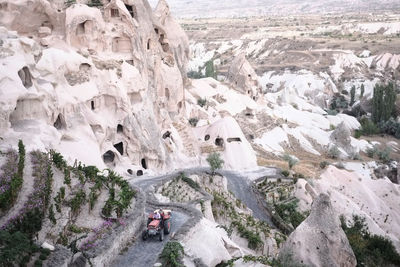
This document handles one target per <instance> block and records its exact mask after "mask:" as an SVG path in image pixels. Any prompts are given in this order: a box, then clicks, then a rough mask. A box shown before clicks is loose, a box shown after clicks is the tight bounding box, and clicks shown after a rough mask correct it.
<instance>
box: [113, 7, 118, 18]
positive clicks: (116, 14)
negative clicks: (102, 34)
mask: <svg viewBox="0 0 400 267" xmlns="http://www.w3.org/2000/svg"><path fill="white" fill-rule="evenodd" d="M111 17H112V18H117V17H119V10H118V9H116V8H112V9H111Z"/></svg>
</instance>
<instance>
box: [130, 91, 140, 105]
mask: <svg viewBox="0 0 400 267" xmlns="http://www.w3.org/2000/svg"><path fill="white" fill-rule="evenodd" d="M128 96H129V99H130V101H131V105H135V104H138V103H141V102H142V100H143V99H142V96H141V95H140V93H139V92H134V93H129V94H128Z"/></svg>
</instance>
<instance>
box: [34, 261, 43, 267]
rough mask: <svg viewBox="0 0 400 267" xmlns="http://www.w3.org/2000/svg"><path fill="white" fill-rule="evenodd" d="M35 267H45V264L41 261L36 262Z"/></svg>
mask: <svg viewBox="0 0 400 267" xmlns="http://www.w3.org/2000/svg"><path fill="white" fill-rule="evenodd" d="M33 266H35V267H42V266H43V262H42V261H41V260H36V261H35V263H34V264H33Z"/></svg>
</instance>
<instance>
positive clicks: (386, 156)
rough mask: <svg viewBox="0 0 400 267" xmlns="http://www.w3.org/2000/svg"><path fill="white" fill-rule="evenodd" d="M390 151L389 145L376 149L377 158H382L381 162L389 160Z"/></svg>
mask: <svg viewBox="0 0 400 267" xmlns="http://www.w3.org/2000/svg"><path fill="white" fill-rule="evenodd" d="M390 152H391V149H390V148H389V147H386V148H385V149H384V150H378V151H377V152H376V154H377V156H378V158H379V159H380V160H382V161H383V162H389V161H390Z"/></svg>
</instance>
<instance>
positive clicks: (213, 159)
mask: <svg viewBox="0 0 400 267" xmlns="http://www.w3.org/2000/svg"><path fill="white" fill-rule="evenodd" d="M207 162H208V164H210V168H211V171H212V173H213V174H215V170H218V169H221V168H222V165H223V164H224V161H223V160H222V159H221V155H220V154H219V153H211V154H210V155H208V157H207Z"/></svg>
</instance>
